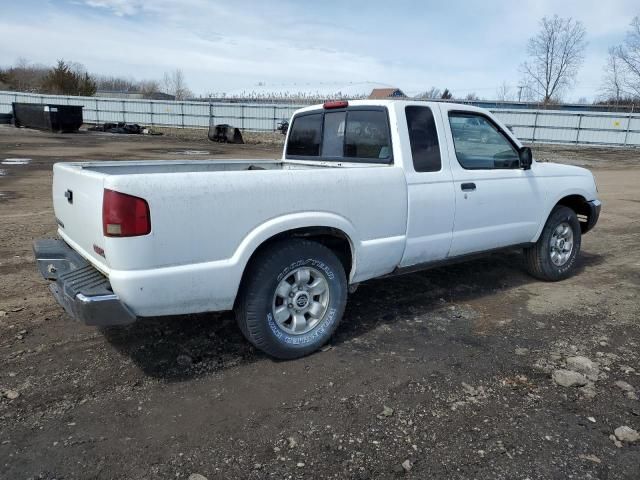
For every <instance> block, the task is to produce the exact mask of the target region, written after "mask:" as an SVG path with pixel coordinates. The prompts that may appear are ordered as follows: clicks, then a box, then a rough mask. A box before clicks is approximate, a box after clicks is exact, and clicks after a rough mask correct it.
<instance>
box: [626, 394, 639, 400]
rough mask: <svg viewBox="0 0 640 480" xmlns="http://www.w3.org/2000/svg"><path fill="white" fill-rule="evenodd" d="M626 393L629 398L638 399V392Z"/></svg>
mask: <svg viewBox="0 0 640 480" xmlns="http://www.w3.org/2000/svg"><path fill="white" fill-rule="evenodd" d="M625 395H626V396H627V398H628V399H629V400H638V394H637V393H636V392H627V393H625Z"/></svg>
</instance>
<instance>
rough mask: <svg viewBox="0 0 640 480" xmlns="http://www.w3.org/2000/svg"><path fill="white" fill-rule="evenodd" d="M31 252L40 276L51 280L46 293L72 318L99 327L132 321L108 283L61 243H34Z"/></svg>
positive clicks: (132, 315)
mask: <svg viewBox="0 0 640 480" xmlns="http://www.w3.org/2000/svg"><path fill="white" fill-rule="evenodd" d="M33 253H34V255H35V258H36V263H37V265H38V270H39V271H40V273H41V275H42V276H43V277H44V278H45V279H47V280H53V281H54V282H52V283H51V284H50V285H49V290H51V293H52V294H53V296H54V297H55V298H56V300H57V301H58V303H59V304H60V305H62V307H64V309H65V310H66V312H67V313H68V314H69V315H70V316H71V317H72V318H74V319H76V320H79V321H81V322H83V323H85V324H87V325H95V326H103V327H106V326H111V325H126V324H129V323H132V322H134V321H135V320H136V316H135V315H134V314H133V313H132V312H131V311H130V310H129V309H128V308H127V306H126V305H125V304H123V303H122V302H121V301H120V299H119V298H118V296H117V295H116V294H114V293H113V291H112V290H111V284H110V283H109V280H108V279H107V278H106V277H105V276H104V275H102V273H100V272H99V271H98V270H96V269H95V268H94V267H93V266H92V265H91V264H90V263H89V262H87V261H86V260H85V259H84V258H82V257H81V256H80V255H78V253H76V252H75V251H74V250H72V249H71V247H69V245H67V244H66V243H65V242H63V241H62V240H36V241H35V242H34V243H33Z"/></svg>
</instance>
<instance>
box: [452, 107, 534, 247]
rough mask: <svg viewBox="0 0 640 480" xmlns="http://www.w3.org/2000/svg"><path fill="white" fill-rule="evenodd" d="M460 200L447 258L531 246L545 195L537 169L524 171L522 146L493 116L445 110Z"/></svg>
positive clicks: (454, 180)
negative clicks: (520, 152)
mask: <svg viewBox="0 0 640 480" xmlns="http://www.w3.org/2000/svg"><path fill="white" fill-rule="evenodd" d="M442 116H443V123H445V129H446V130H448V133H449V134H448V135H447V144H448V146H449V152H450V159H449V161H450V164H451V172H452V175H453V186H454V192H455V196H456V201H455V203H456V212H455V226H454V229H453V239H452V242H451V250H450V252H449V256H451V257H453V256H458V255H464V254H467V253H473V252H478V251H486V250H491V249H495V248H500V247H505V246H509V245H516V244H521V243H525V242H529V241H531V239H532V238H533V237H534V235H535V233H536V231H537V229H538V225H539V223H540V213H539V212H540V206H541V205H543V199H544V191H543V189H542V187H541V185H540V184H539V183H538V181H537V179H536V176H535V174H534V172H535V165H534V168H533V169H531V170H523V169H522V168H520V158H519V154H518V147H517V145H516V144H515V143H514V141H513V140H512V139H511V138H510V137H509V135H507V133H506V131H505V129H504V127H502V126H500V125H499V124H498V123H497V122H496V121H494V120H493V119H492V118H491V117H490V116H488V115H486V114H484V113H482V112H476V111H467V110H465V111H456V110H455V107H454V106H452V107H449V106H444V105H443V106H442Z"/></svg>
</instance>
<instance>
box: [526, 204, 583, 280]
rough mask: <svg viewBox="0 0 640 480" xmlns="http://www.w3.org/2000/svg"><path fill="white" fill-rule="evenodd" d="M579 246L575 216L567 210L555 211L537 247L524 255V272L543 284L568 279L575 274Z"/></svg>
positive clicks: (578, 231) (578, 233) (556, 209)
mask: <svg viewBox="0 0 640 480" xmlns="http://www.w3.org/2000/svg"><path fill="white" fill-rule="evenodd" d="M581 242H582V236H581V230H580V222H579V221H578V217H577V215H576V213H575V212H574V211H573V210H572V209H570V208H569V207H564V206H561V205H559V206H557V207H555V208H554V209H553V210H552V212H551V215H549V218H548V219H547V223H546V224H545V226H544V229H543V230H542V233H541V234H540V238H539V239H538V241H537V242H536V244H535V245H533V246H532V247H529V248H526V249H525V251H524V255H525V261H526V266H527V270H528V271H529V273H530V274H531V275H533V276H534V277H536V278H539V279H541V280H546V281H557V280H563V279H565V278H567V277H570V276H571V275H572V274H573V273H574V271H575V267H576V259H577V257H578V254H579V253H580V246H581Z"/></svg>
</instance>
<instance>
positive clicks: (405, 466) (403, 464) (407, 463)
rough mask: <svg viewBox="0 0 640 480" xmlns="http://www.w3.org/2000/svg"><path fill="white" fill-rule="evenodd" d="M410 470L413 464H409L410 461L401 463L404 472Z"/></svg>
mask: <svg viewBox="0 0 640 480" xmlns="http://www.w3.org/2000/svg"><path fill="white" fill-rule="evenodd" d="M412 468H413V463H411V460H409V459H407V460H405V461H404V462H402V469H403V470H404V471H405V472H410V471H411V469H412Z"/></svg>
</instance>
